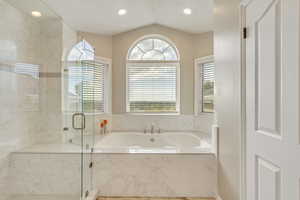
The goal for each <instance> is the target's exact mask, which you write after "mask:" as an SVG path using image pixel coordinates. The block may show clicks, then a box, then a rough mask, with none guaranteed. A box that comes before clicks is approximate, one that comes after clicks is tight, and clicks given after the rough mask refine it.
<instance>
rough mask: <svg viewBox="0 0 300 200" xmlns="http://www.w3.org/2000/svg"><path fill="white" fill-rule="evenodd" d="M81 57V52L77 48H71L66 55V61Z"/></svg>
mask: <svg viewBox="0 0 300 200" xmlns="http://www.w3.org/2000/svg"><path fill="white" fill-rule="evenodd" d="M80 57H81V52H80V51H79V50H78V49H77V48H73V49H72V50H71V52H70V53H69V55H68V61H77V60H79V58H80Z"/></svg>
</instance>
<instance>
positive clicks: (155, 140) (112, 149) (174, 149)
mask: <svg viewBox="0 0 300 200" xmlns="http://www.w3.org/2000/svg"><path fill="white" fill-rule="evenodd" d="M96 138H97V137H96ZM94 150H95V152H103V153H211V144H210V142H209V140H208V139H206V137H205V136H204V135H203V136H201V134H199V133H198V134H197V133H192V132H165V133H159V134H158V133H155V134H150V133H147V134H145V133H140V132H112V133H110V134H108V135H105V136H104V137H103V138H101V139H99V140H98V139H96V142H95V145H94Z"/></svg>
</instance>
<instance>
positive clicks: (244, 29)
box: [243, 27, 248, 39]
mask: <svg viewBox="0 0 300 200" xmlns="http://www.w3.org/2000/svg"><path fill="white" fill-rule="evenodd" d="M247 32H248V30H247V28H246V27H244V28H243V39H247Z"/></svg>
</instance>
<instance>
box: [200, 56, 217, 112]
mask: <svg viewBox="0 0 300 200" xmlns="http://www.w3.org/2000/svg"><path fill="white" fill-rule="evenodd" d="M201 79H202V112H214V87H215V64H214V62H207V63H203V64H202V72H201Z"/></svg>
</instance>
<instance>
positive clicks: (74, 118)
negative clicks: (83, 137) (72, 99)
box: [72, 113, 85, 130]
mask: <svg viewBox="0 0 300 200" xmlns="http://www.w3.org/2000/svg"><path fill="white" fill-rule="evenodd" d="M76 117H81V120H80V122H81V125H80V127H77V126H76V123H75V120H76ZM72 127H73V129H75V130H84V129H85V115H84V113H74V114H73V115H72Z"/></svg>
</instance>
